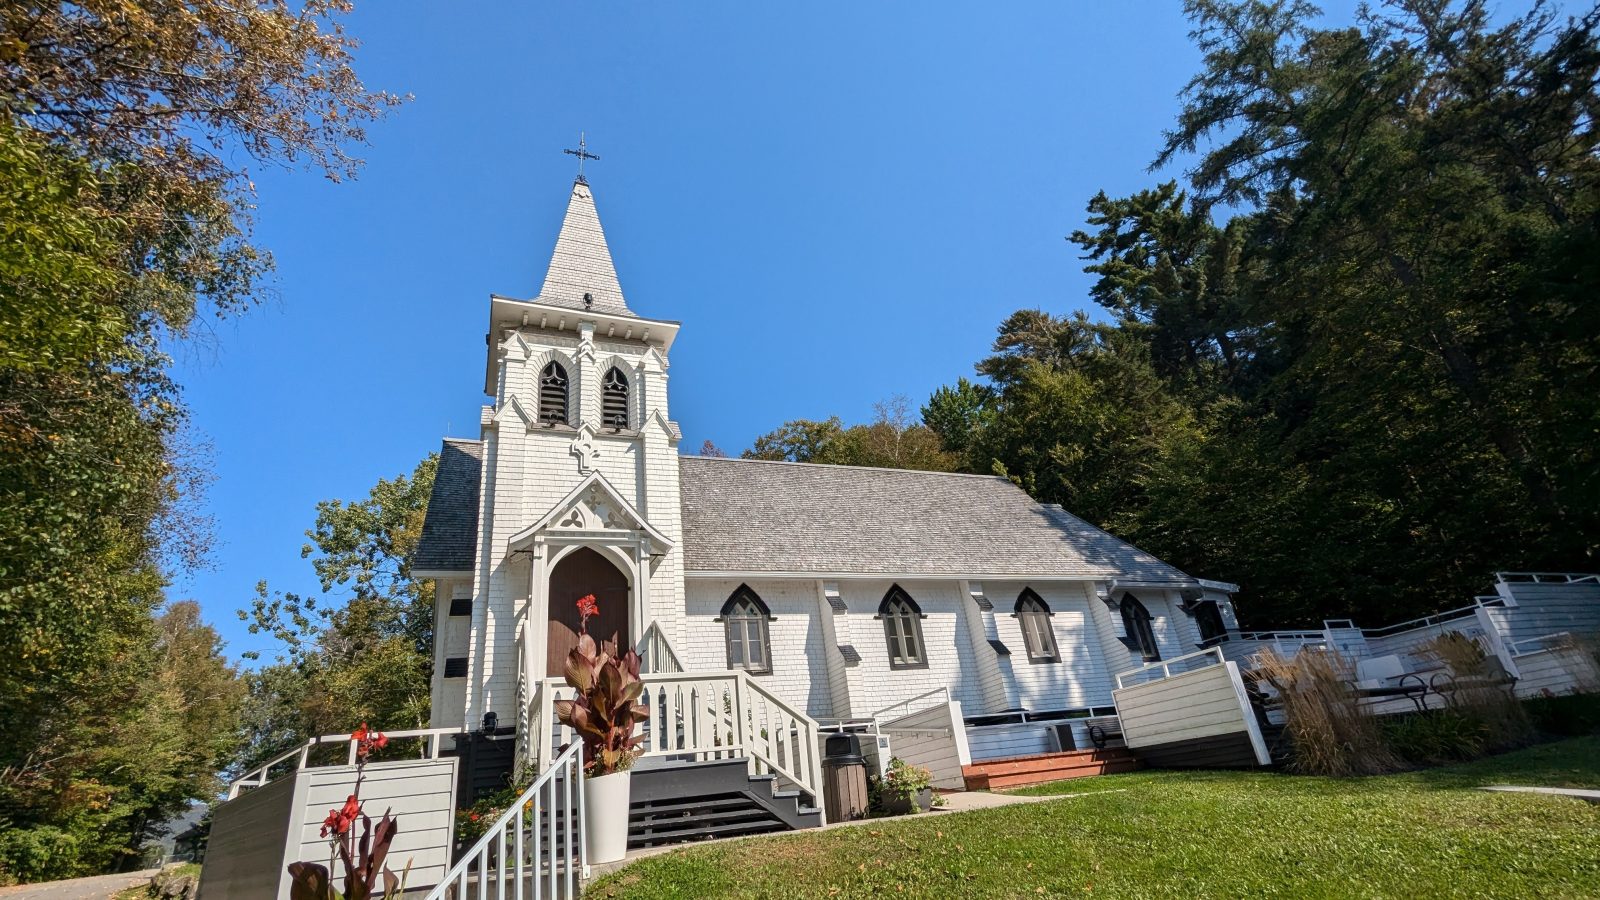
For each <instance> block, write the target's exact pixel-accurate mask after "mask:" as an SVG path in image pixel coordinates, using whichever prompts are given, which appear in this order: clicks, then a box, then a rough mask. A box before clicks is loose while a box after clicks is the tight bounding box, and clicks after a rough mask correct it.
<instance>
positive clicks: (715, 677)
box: [528, 669, 822, 809]
mask: <svg viewBox="0 0 1600 900" xmlns="http://www.w3.org/2000/svg"><path fill="white" fill-rule="evenodd" d="M640 680H641V681H643V682H644V686H645V689H644V694H643V695H642V696H641V697H640V698H639V702H640V703H641V704H643V705H644V706H645V708H646V709H648V710H649V711H650V713H649V716H648V718H647V719H646V721H645V723H644V725H643V727H642V733H643V735H644V744H643V746H642V752H641V755H642V756H664V757H670V758H672V759H681V760H688V761H693V762H707V761H712V760H721V759H735V758H738V757H744V758H746V759H747V760H748V763H749V768H750V771H751V774H755V775H767V774H771V775H777V776H779V777H781V778H783V779H785V780H787V781H789V782H792V783H793V784H794V785H795V786H796V787H798V788H799V789H800V790H801V791H803V792H804V793H805V794H807V795H808V796H809V797H810V798H811V799H812V801H813V802H814V804H815V806H816V807H817V808H818V809H820V808H821V806H822V803H821V797H822V759H821V754H820V748H819V746H818V745H819V743H820V741H821V728H820V727H819V726H818V724H817V722H816V720H815V719H812V718H811V717H810V716H807V715H806V714H805V713H803V712H801V711H799V710H797V709H795V708H794V707H792V706H790V705H789V704H788V703H786V702H784V700H783V699H782V698H780V697H778V696H777V695H775V694H773V693H772V692H771V691H769V690H767V689H766V688H765V687H764V686H762V685H761V684H760V683H759V682H757V681H756V680H755V679H753V678H751V677H750V676H749V674H748V673H746V672H744V671H743V670H739V669H728V670H720V671H709V672H652V673H648V674H644V675H641V676H640ZM534 684H535V694H534V698H533V701H532V703H531V706H532V725H531V727H530V733H531V734H532V736H533V737H532V744H531V746H530V747H529V748H528V753H529V759H530V760H532V761H535V762H537V763H538V764H539V766H540V768H541V769H542V768H543V767H544V764H543V762H542V760H546V759H551V758H552V757H553V756H554V755H555V750H556V748H558V747H564V746H566V745H568V744H570V743H572V742H573V741H574V740H575V738H576V735H574V734H573V732H572V729H571V728H569V727H567V726H566V725H562V724H561V723H560V722H559V721H558V720H557V719H556V717H555V702H556V701H557V700H565V699H571V698H572V696H573V690H572V688H571V687H569V686H568V685H567V684H566V682H565V680H563V679H560V678H546V679H543V680H542V681H538V682H535V683H534Z"/></svg>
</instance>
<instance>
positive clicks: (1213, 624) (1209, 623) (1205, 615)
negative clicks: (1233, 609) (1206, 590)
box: [1189, 600, 1228, 644]
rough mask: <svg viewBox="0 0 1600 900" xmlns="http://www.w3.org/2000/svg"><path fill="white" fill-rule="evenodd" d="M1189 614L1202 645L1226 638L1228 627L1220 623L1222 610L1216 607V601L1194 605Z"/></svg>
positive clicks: (1203, 601) (1222, 622) (1204, 601)
mask: <svg viewBox="0 0 1600 900" xmlns="http://www.w3.org/2000/svg"><path fill="white" fill-rule="evenodd" d="M1189 614H1190V615H1192V616H1194V624H1195V625H1196V626H1198V627H1199V628H1200V642H1201V643H1202V644H1209V643H1211V642H1212V641H1213V640H1215V639H1217V638H1220V637H1225V636H1227V634H1228V625H1227V623H1226V622H1224V621H1222V609H1221V608H1220V607H1218V606H1217V601H1215V600H1202V601H1201V602H1199V603H1196V604H1195V605H1194V608H1193V609H1192V610H1190V611H1189Z"/></svg>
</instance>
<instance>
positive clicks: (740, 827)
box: [630, 819, 784, 843]
mask: <svg viewBox="0 0 1600 900" xmlns="http://www.w3.org/2000/svg"><path fill="white" fill-rule="evenodd" d="M783 827H784V825H783V823H782V822H779V821H777V820H775V819H774V820H769V821H766V822H735V823H733V824H731V825H713V826H709V827H706V828H699V829H695V830H693V831H683V832H680V833H676V834H674V833H672V832H659V833H656V834H651V835H643V836H641V837H643V838H644V842H645V843H650V842H654V843H668V842H673V843H683V842H682V841H673V840H672V839H673V838H688V839H691V840H692V839H695V838H700V837H709V836H711V835H714V834H731V833H733V832H739V831H772V830H777V829H780V828H783ZM630 837H632V835H630Z"/></svg>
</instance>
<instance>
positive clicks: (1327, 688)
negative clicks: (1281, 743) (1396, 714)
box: [1255, 649, 1401, 776]
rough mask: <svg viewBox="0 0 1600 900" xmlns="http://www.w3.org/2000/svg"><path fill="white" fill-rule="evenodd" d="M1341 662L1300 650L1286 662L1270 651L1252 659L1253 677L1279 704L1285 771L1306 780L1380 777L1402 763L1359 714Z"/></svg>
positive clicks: (1338, 658)
mask: <svg viewBox="0 0 1600 900" xmlns="http://www.w3.org/2000/svg"><path fill="white" fill-rule="evenodd" d="M1346 668H1347V667H1346V665H1345V661H1344V658H1343V657H1341V656H1339V655H1338V654H1337V653H1333V652H1331V651H1315V650H1302V651H1301V652H1299V653H1297V654H1295V655H1294V656H1292V657H1285V656H1283V655H1281V654H1279V653H1277V652H1276V651H1273V650H1271V649H1265V650H1262V651H1261V652H1260V653H1258V654H1256V657H1255V674H1256V675H1257V677H1258V678H1260V679H1261V680H1262V681H1264V682H1266V683H1267V684H1269V685H1271V686H1272V687H1273V689H1275V690H1276V691H1277V693H1278V698H1279V700H1280V701H1281V702H1282V704H1283V714H1284V718H1285V723H1284V724H1285V728H1286V729H1287V732H1288V735H1289V740H1290V743H1291V745H1292V746H1293V748H1294V749H1293V754H1292V757H1291V759H1290V762H1289V768H1290V769H1292V770H1293V771H1295V772H1299V773H1302V774H1306V775H1334V776H1347V775H1379V774H1382V773H1384V772H1393V771H1395V770H1397V769H1399V768H1400V767H1401V762H1400V759H1399V758H1398V757H1396V756H1395V755H1394V753H1392V752H1390V750H1389V748H1388V747H1387V746H1385V744H1384V740H1383V733H1382V730H1381V729H1380V728H1379V726H1378V723H1377V721H1376V720H1374V719H1373V718H1372V717H1371V716H1369V715H1367V714H1366V713H1365V712H1364V711H1363V710H1362V709H1361V703H1360V698H1359V697H1357V696H1356V694H1355V692H1354V691H1353V690H1351V687H1350V684H1349V682H1348V681H1347V680H1346V677H1345V670H1346Z"/></svg>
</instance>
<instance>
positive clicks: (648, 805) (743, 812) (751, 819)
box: [628, 759, 822, 850]
mask: <svg viewBox="0 0 1600 900" xmlns="http://www.w3.org/2000/svg"><path fill="white" fill-rule="evenodd" d="M821 824H822V813H821V812H820V811H819V810H817V809H816V808H814V807H812V806H809V805H807V801H806V798H805V796H804V795H803V794H801V793H800V792H799V791H797V790H780V789H779V787H778V783H777V778H776V776H773V775H751V774H750V772H749V764H748V763H747V762H746V761H745V760H743V759H727V760H717V761H714V762H698V763H676V764H672V765H666V766H661V767H659V768H639V769H635V770H634V772H633V787H632V798H631V802H630V806H629V809H628V849H630V850H636V849H639V848H642V847H657V846H661V845H664V844H681V843H686V842H689V841H698V840H705V839H707V838H714V837H733V836H736V835H745V834H762V833H765V832H769V831H791V830H795V829H800V828H815V827H817V826H818V825H821Z"/></svg>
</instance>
